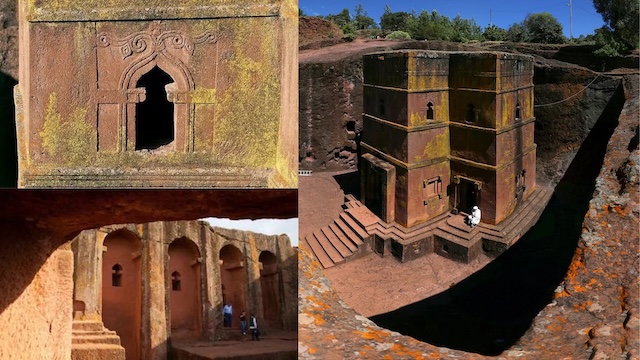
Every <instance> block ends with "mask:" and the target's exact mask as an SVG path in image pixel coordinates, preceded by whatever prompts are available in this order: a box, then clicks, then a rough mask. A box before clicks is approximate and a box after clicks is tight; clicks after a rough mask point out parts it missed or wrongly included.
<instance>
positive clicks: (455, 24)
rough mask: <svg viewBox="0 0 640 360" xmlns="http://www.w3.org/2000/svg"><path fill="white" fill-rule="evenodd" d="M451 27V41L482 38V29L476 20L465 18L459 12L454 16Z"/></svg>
mask: <svg viewBox="0 0 640 360" xmlns="http://www.w3.org/2000/svg"><path fill="white" fill-rule="evenodd" d="M451 27H452V33H451V41H455V42H468V41H471V40H480V39H481V38H482V29H481V28H480V26H479V25H478V24H476V21H475V20H473V19H471V20H469V19H463V18H462V17H461V16H460V15H459V14H458V15H457V16H456V17H455V18H453V21H452V22H451Z"/></svg>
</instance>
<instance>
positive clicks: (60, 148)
mask: <svg viewBox="0 0 640 360" xmlns="http://www.w3.org/2000/svg"><path fill="white" fill-rule="evenodd" d="M86 117H87V109H86V108H75V109H74V110H73V112H72V113H71V115H69V117H68V118H66V119H64V118H63V117H62V115H61V114H60V113H59V112H58V98H57V94H56V93H55V92H54V93H51V95H49V100H48V101H47V109H46V111H45V120H44V125H43V127H42V131H41V132H40V138H41V139H42V146H43V148H44V150H45V152H46V153H47V154H48V155H50V156H52V157H54V158H58V159H61V161H60V162H61V163H64V164H66V165H69V166H74V165H88V164H91V163H92V162H93V160H94V157H95V153H96V151H95V149H96V144H95V141H96V140H95V139H96V136H97V134H96V132H95V129H93V128H92V127H91V126H89V124H88V123H87V120H86Z"/></svg>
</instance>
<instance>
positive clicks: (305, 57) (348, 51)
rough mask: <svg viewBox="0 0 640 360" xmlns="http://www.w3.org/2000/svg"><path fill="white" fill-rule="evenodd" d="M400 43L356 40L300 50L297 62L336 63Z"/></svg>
mask: <svg viewBox="0 0 640 360" xmlns="http://www.w3.org/2000/svg"><path fill="white" fill-rule="evenodd" d="M401 43H402V41H395V40H366V39H356V40H354V41H352V42H347V43H342V44H338V45H333V46H330V47H325V48H320V49H309V50H302V51H300V53H299V54H298V62H300V63H301V64H302V63H305V62H309V61H313V62H314V63H318V62H325V61H336V60H339V59H342V58H346V57H349V56H353V55H354V54H357V53H360V52H362V51H363V50H367V51H365V52H376V51H383V50H385V48H388V47H391V46H393V45H397V44H401ZM363 53H364V52H363Z"/></svg>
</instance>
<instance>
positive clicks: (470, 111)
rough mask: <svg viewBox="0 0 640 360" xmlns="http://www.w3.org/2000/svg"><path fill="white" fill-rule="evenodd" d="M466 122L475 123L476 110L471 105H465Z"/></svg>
mask: <svg viewBox="0 0 640 360" xmlns="http://www.w3.org/2000/svg"><path fill="white" fill-rule="evenodd" d="M466 120H467V121H468V122H475V121H476V110H475V109H474V107H473V104H469V105H467V116H466Z"/></svg>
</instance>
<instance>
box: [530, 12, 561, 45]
mask: <svg viewBox="0 0 640 360" xmlns="http://www.w3.org/2000/svg"><path fill="white" fill-rule="evenodd" d="M522 26H524V28H525V29H526V32H527V36H528V39H527V41H529V42H534V43H543V44H562V43H564V41H565V37H564V35H562V25H561V24H560V22H559V21H558V20H557V19H556V18H555V17H553V15H551V14H550V13H548V12H542V13H538V14H529V15H527V17H526V18H525V19H524V21H523V22H522Z"/></svg>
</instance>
